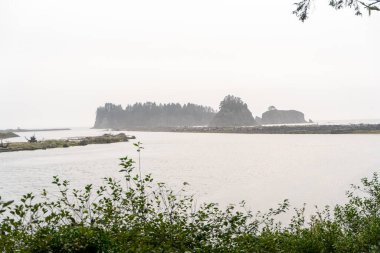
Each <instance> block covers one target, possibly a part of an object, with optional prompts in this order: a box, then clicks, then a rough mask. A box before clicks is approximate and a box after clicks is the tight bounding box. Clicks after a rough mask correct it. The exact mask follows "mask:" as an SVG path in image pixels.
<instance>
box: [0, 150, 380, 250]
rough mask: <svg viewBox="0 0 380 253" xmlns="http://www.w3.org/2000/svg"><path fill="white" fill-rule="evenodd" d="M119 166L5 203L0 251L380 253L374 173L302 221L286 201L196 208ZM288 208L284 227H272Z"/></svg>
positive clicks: (379, 200) (379, 194)
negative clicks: (78, 186) (116, 171)
mask: <svg viewBox="0 0 380 253" xmlns="http://www.w3.org/2000/svg"><path fill="white" fill-rule="evenodd" d="M137 146H138V150H139V152H140V151H141V148H140V146H139V144H137ZM120 165H121V173H123V178H122V180H120V179H113V178H105V179H104V185H103V186H101V187H98V188H96V189H94V187H93V186H92V185H87V186H86V187H85V188H84V189H82V190H72V189H70V185H69V182H67V181H62V180H60V179H59V178H58V177H55V178H54V180H53V184H55V185H56V186H57V188H58V190H59V193H60V194H59V196H56V195H50V194H49V193H47V192H46V191H43V193H42V194H41V196H40V197H39V198H35V196H34V195H33V194H31V193H29V194H26V195H24V196H22V198H21V200H20V201H17V202H12V201H5V200H4V201H2V202H1V204H0V220H1V223H0V251H1V252H226V253H227V252H380V243H379V242H380V181H379V178H378V176H377V174H374V175H373V177H372V178H369V179H367V178H364V179H363V180H362V185H360V186H353V188H352V189H351V190H350V191H349V192H348V193H347V202H346V204H344V205H336V206H334V207H332V208H329V207H326V208H323V209H322V210H320V211H317V212H316V213H315V214H314V215H313V216H312V217H310V218H306V217H305V216H304V208H300V209H297V208H296V209H293V208H291V207H290V205H289V202H288V201H287V200H285V201H284V202H282V203H281V204H279V205H278V206H277V207H276V208H273V209H270V210H268V211H266V212H258V213H253V212H251V211H245V209H244V203H242V204H241V206H240V207H238V208H236V207H235V206H232V205H231V206H229V207H228V208H226V209H222V208H219V207H218V205H217V204H214V203H205V204H202V205H201V206H199V207H196V206H195V201H194V199H193V197H192V196H191V195H189V194H187V193H186V183H185V184H184V188H183V189H182V190H181V191H179V192H174V191H172V190H171V189H169V188H168V187H166V186H165V184H164V183H159V182H155V181H154V180H153V178H152V177H151V176H150V175H147V176H144V177H141V176H140V175H141V171H140V168H139V165H138V166H135V163H134V161H133V160H131V159H129V158H128V157H126V158H123V159H121V164H120ZM135 167H137V169H135ZM136 170H137V171H136ZM326 190H327V189H326ZM253 194H254V193H253ZM36 199H38V200H36ZM242 210H244V211H242ZM290 211H291V212H293V213H294V216H293V218H292V219H291V220H289V222H288V223H286V224H289V225H286V226H284V225H282V224H281V223H277V222H276V220H277V215H279V214H282V213H284V212H290Z"/></svg>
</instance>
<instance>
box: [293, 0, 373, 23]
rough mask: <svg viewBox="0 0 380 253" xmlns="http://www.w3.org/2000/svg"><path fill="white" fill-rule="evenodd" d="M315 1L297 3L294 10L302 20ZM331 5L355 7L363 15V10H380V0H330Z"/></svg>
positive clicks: (370, 11)
mask: <svg viewBox="0 0 380 253" xmlns="http://www.w3.org/2000/svg"><path fill="white" fill-rule="evenodd" d="M312 3H313V0H302V1H300V2H297V3H295V5H296V9H295V10H294V11H293V14H295V15H296V16H297V17H298V18H299V19H300V20H301V21H302V22H303V21H305V20H306V19H307V18H308V17H309V14H310V7H311V4H312ZM329 5H330V6H331V7H333V8H334V9H336V10H340V9H343V8H347V7H348V8H352V9H354V12H355V15H357V16H361V15H362V14H363V10H362V9H365V10H367V11H368V15H371V13H372V11H380V0H363V1H359V0H329Z"/></svg>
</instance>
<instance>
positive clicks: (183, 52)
mask: <svg viewBox="0 0 380 253" xmlns="http://www.w3.org/2000/svg"><path fill="white" fill-rule="evenodd" d="M293 2H295V0H274V1H265V0H261V1H257V0H191V1H190V0H188V1H184V0H134V1H131V0H120V1H117V0H108V1H105V0H104V1H95V0H61V1H55V0H33V1H30V0H24V1H18V0H0V99H1V100H0V101H1V106H0V115H1V119H0V129H1V128H14V127H18V126H19V127H25V128H26V127H65V126H92V125H93V123H94V119H95V111H96V108H97V107H98V106H100V105H102V104H104V103H105V102H113V103H117V104H122V105H123V106H124V105H126V104H129V103H134V102H139V101H140V102H145V101H147V100H149V101H156V102H180V103H185V102H194V103H199V104H205V105H210V106H212V107H214V108H217V106H218V103H219V101H220V100H221V99H223V97H224V96H225V95H227V94H233V95H236V96H239V97H241V98H242V99H243V100H244V101H245V102H247V103H248V105H249V108H250V109H251V111H252V112H253V114H254V115H255V116H256V115H261V113H262V112H264V111H265V110H266V108H267V107H268V106H269V105H275V106H277V107H278V108H281V109H298V110H301V111H303V112H304V113H305V115H306V117H307V118H312V119H367V118H380V75H379V71H378V69H379V64H378V63H379V62H380V50H379V45H380V33H379V31H380V13H374V14H373V16H371V17H368V16H367V15H365V16H363V17H356V16H354V15H353V12H352V10H345V11H338V12H337V11H335V10H333V9H331V8H329V7H328V6H327V5H328V0H316V3H315V6H314V9H313V11H312V15H311V17H310V19H309V20H307V21H306V22H305V23H301V22H300V21H298V20H297V18H296V17H295V16H294V15H292V14H291V11H292V9H293V8H294V6H293Z"/></svg>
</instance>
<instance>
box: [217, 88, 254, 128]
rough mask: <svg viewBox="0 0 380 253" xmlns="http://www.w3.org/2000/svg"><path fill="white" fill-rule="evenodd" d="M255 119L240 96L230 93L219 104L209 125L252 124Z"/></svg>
mask: <svg viewBox="0 0 380 253" xmlns="http://www.w3.org/2000/svg"><path fill="white" fill-rule="evenodd" d="M252 125H256V121H255V119H254V118H253V116H252V113H251V111H250V110H249V109H248V106H247V104H246V103H244V102H243V101H242V100H241V98H239V97H235V96H232V95H228V96H226V97H225V98H224V99H223V101H222V102H220V105H219V112H218V113H217V114H216V115H215V116H214V118H213V119H212V120H211V122H210V124H209V126H212V127H229V126H252Z"/></svg>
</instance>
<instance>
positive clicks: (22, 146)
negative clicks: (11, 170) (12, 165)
mask: <svg viewBox="0 0 380 253" xmlns="http://www.w3.org/2000/svg"><path fill="white" fill-rule="evenodd" d="M130 139H135V137H134V136H128V135H126V134H124V133H120V134H116V135H112V134H104V135H102V136H91V137H77V138H68V139H62V140H43V141H38V140H37V139H36V137H35V136H32V137H31V138H30V139H28V141H27V142H11V143H1V144H0V153H1V152H14V151H24V150H38V149H51V148H68V147H74V146H86V145H89V144H107V143H116V142H127V141H129V140H130Z"/></svg>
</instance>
